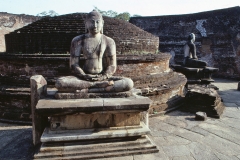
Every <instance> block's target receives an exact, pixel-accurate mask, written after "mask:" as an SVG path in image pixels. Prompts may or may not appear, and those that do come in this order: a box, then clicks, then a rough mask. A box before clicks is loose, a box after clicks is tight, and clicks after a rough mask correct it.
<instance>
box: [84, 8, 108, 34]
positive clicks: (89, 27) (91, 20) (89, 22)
mask: <svg viewBox="0 0 240 160" xmlns="http://www.w3.org/2000/svg"><path fill="white" fill-rule="evenodd" d="M103 24H104V21H103V17H102V15H101V14H100V13H99V12H98V11H96V10H93V11H92V12H90V13H88V14H87V15H86V18H85V30H86V32H87V33H90V34H92V35H95V34H97V33H101V34H103Z"/></svg>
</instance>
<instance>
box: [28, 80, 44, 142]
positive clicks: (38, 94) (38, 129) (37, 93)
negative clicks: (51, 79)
mask: <svg viewBox="0 0 240 160" xmlns="http://www.w3.org/2000/svg"><path fill="white" fill-rule="evenodd" d="M30 85H31V109H32V125H33V144H34V145H37V144H39V143H40V137H41V135H42V132H43V130H44V128H45V126H46V124H47V117H45V116H42V115H41V114H38V113H37V112H36V105H37V103H38V101H39V99H40V98H44V97H45V96H46V95H47V81H46V80H45V79H44V78H43V76H41V75H35V76H32V77H31V78H30Z"/></svg>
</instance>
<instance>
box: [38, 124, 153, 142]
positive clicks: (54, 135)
mask: <svg viewBox="0 0 240 160" xmlns="http://www.w3.org/2000/svg"><path fill="white" fill-rule="evenodd" d="M149 133H150V129H149V128H148V127H147V126H146V125H145V124H144V123H141V124H140V125H139V126H135V127H134V126H129V127H127V126H126V127H109V128H100V129H96V128H95V129H94V128H93V129H80V130H56V131H51V130H50V129H49V128H45V130H44V132H43V134H42V136H41V142H64V141H76V140H92V139H103V138H117V137H131V136H132V137H133V136H141V135H146V134H149Z"/></svg>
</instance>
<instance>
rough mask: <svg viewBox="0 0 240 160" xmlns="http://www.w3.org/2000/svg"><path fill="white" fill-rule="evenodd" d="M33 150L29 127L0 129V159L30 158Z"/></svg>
mask: <svg viewBox="0 0 240 160" xmlns="http://www.w3.org/2000/svg"><path fill="white" fill-rule="evenodd" d="M34 151H35V148H34V146H33V143H32V129H31V128H27V129H6V130H0V159H1V160H16V159H18V160H31V159H33V155H34Z"/></svg>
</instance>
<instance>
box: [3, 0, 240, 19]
mask: <svg viewBox="0 0 240 160" xmlns="http://www.w3.org/2000/svg"><path fill="white" fill-rule="evenodd" d="M94 6H96V7H97V8H99V9H100V10H104V11H107V10H113V11H116V12H118V13H122V12H129V13H130V14H131V15H134V14H138V15H141V16H157V15H173V14H188V13H197V12H202V11H209V10H215V9H222V8H228V7H234V6H240V0H0V12H8V13H14V14H29V15H36V14H38V13H41V12H43V11H49V10H54V11H55V12H57V13H58V14H59V15H61V14H68V13H76V12H90V11H92V10H93V9H94Z"/></svg>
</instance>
